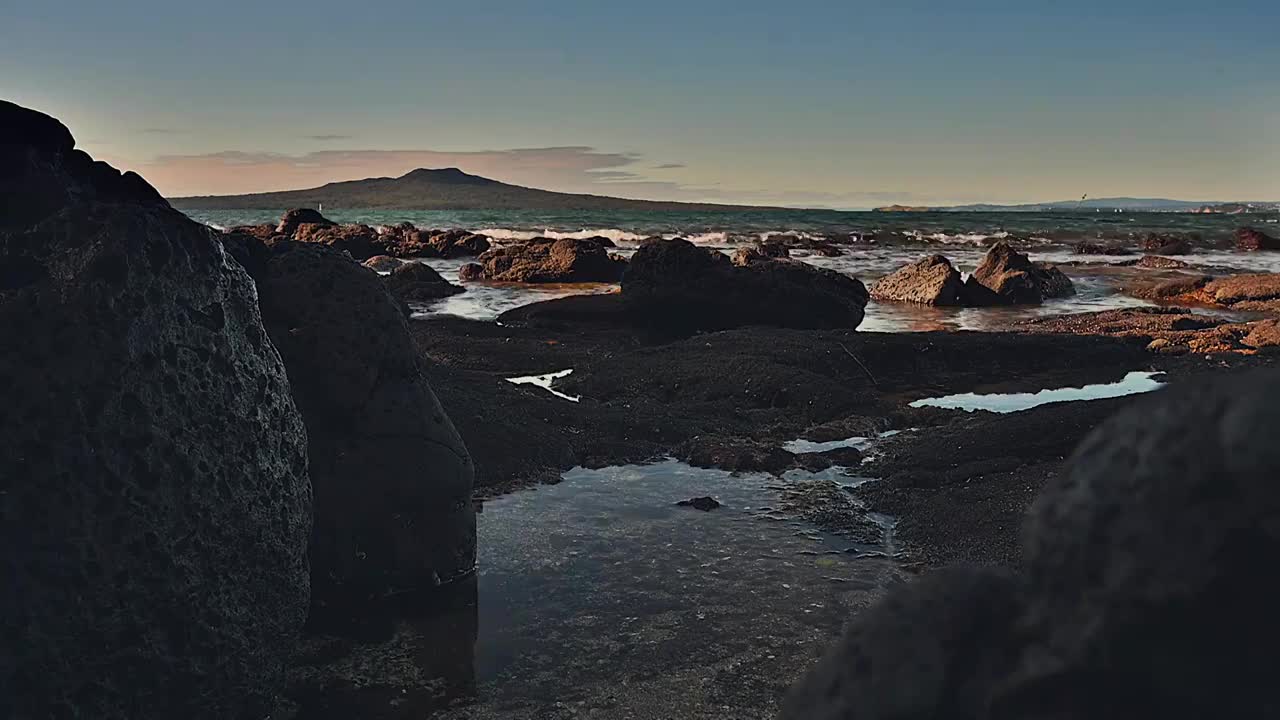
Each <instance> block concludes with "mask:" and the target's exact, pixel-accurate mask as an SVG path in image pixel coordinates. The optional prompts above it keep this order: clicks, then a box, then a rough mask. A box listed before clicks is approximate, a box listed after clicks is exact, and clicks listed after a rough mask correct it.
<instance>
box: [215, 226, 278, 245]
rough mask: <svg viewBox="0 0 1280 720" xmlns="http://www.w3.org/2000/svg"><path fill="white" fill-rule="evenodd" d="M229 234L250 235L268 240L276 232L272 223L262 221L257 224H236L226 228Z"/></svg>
mask: <svg viewBox="0 0 1280 720" xmlns="http://www.w3.org/2000/svg"><path fill="white" fill-rule="evenodd" d="M227 234H229V235H241V234H243V235H252V236H253V237H256V238H258V239H259V240H263V241H266V240H270V239H271V238H272V237H274V236H275V234H276V226H275V224H274V223H262V224H259V225H236V226H234V227H231V228H227Z"/></svg>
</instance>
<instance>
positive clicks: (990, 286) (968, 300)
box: [871, 242, 1075, 307]
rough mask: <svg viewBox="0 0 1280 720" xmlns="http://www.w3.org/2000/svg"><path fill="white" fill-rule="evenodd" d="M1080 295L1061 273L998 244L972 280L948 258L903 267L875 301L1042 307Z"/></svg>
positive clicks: (877, 289) (880, 285) (885, 281)
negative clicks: (1038, 305)
mask: <svg viewBox="0 0 1280 720" xmlns="http://www.w3.org/2000/svg"><path fill="white" fill-rule="evenodd" d="M1073 294H1075V287H1074V286H1073V285H1072V284H1071V279H1070V278H1068V277H1067V276H1066V274H1065V273H1063V272H1062V271H1061V270H1059V269H1058V268H1056V267H1054V266H1052V265H1046V264H1044V263H1034V262H1032V261H1031V260H1030V259H1029V258H1028V257H1027V256H1026V255H1024V254H1022V253H1020V252H1018V251H1016V250H1014V249H1013V248H1011V247H1010V246H1009V244H1008V243H1005V242H1000V243H996V244H995V245H993V246H992V247H991V249H990V250H988V251H987V254H986V256H985V257H984V258H983V259H982V263H981V264H980V265H978V268H977V269H976V270H974V271H973V274H972V275H970V276H969V279H968V280H965V279H964V278H962V277H961V275H960V272H959V271H958V270H956V269H955V267H954V266H952V264H951V261H950V260H948V259H947V258H945V257H943V256H942V255H930V256H928V257H925V258H922V259H920V260H917V261H916V262H914V263H911V264H909V265H906V266H903V267H901V268H899V269H898V270H897V271H895V272H893V273H892V274H890V275H888V276H886V277H884V278H882V279H881V280H880V281H879V282H877V283H876V284H875V285H874V286H872V288H871V297H872V299H875V300H880V301H889V302H911V303H919V304H922V305H941V306H948V305H950V306H966V307H972V306H988V305H1023V304H1039V303H1041V302H1044V301H1045V300H1047V299H1050V298H1057V297H1065V296H1068V295H1073Z"/></svg>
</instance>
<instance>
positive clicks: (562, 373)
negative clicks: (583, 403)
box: [507, 368, 582, 402]
mask: <svg viewBox="0 0 1280 720" xmlns="http://www.w3.org/2000/svg"><path fill="white" fill-rule="evenodd" d="M572 372H573V368H569V369H568V370H559V371H557V372H551V373H547V374H546V375H524V376H521V377H512V378H507V382H509V383H513V384H515V385H536V386H538V387H540V388H542V389H543V390H546V391H547V392H549V393H551V394H552V395H555V396H556V397H558V398H564V399H565V400H568V401H569V402H578V401H580V400H582V397H581V396H578V395H566V394H564V393H562V392H560V391H559V390H556V389H554V388H552V387H551V383H553V382H555V381H556V380H559V379H560V378H562V377H568V376H569V374H570V373H572Z"/></svg>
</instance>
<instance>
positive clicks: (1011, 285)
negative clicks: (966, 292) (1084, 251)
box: [970, 242, 1075, 304]
mask: <svg viewBox="0 0 1280 720" xmlns="http://www.w3.org/2000/svg"><path fill="white" fill-rule="evenodd" d="M970 281H971V283H973V284H977V285H981V286H983V287H985V288H986V289H988V290H990V291H991V292H993V293H995V295H996V296H997V297H998V298H999V299H1000V302H1002V303H1004V304H1023V303H1026V304H1036V303H1040V302H1043V301H1045V300H1046V299H1049V298H1055V297H1064V296H1067V295H1073V294H1074V293H1075V288H1074V287H1073V286H1072V284H1071V279H1070V278H1068V277H1067V276H1066V275H1065V274H1063V272H1062V271H1061V270H1059V269H1058V268H1056V267H1054V266H1052V265H1044V264H1040V263H1033V262H1031V260H1030V259H1028V258H1027V256H1026V255H1023V254H1022V253H1020V252H1018V251H1016V250H1014V249H1013V248H1011V247H1009V245H1008V243H1004V242H1000V243H996V244H995V245H993V246H992V247H991V249H990V250H988V251H987V255H986V257H984V258H983V259H982V263H981V264H980V265H978V268H977V269H976V270H974V271H973V276H972V277H971V278H970ZM971 304H980V303H971Z"/></svg>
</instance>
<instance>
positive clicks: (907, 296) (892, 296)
mask: <svg viewBox="0 0 1280 720" xmlns="http://www.w3.org/2000/svg"><path fill="white" fill-rule="evenodd" d="M963 294H964V280H963V279H961V277H960V271H958V270H956V269H955V268H954V267H952V266H951V261H950V260H947V259H946V258H945V257H943V256H941V255H930V256H928V257H926V258H922V259H920V260H917V261H916V262H913V263H911V264H909V265H905V266H903V267H901V268H898V269H897V270H896V271H894V272H893V274H891V275H887V276H885V277H883V278H881V279H880V280H879V281H878V282H876V284H875V285H872V286H871V298H872V299H873V300H884V301H892V302H912V303H921V304H924V305H960V304H962V303H963V301H964V296H963Z"/></svg>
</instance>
